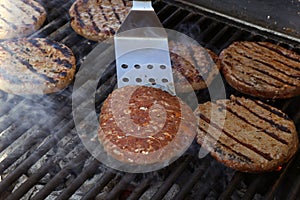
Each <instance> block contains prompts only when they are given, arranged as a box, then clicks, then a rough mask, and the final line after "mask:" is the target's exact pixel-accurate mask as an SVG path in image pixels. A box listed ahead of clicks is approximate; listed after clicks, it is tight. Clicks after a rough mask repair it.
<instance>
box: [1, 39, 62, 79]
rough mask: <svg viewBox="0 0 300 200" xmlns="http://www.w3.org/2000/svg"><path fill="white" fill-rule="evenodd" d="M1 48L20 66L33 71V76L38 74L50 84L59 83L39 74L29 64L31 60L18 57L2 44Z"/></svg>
mask: <svg viewBox="0 0 300 200" xmlns="http://www.w3.org/2000/svg"><path fill="white" fill-rule="evenodd" d="M0 47H1V48H2V49H3V50H5V51H6V52H8V53H9V54H10V56H11V57H12V58H15V59H16V60H17V61H18V62H19V63H20V64H22V65H24V66H26V68H27V69H28V70H29V71H31V72H32V73H33V74H36V75H37V76H39V77H41V78H43V79H44V80H46V81H48V82H50V83H57V82H58V81H57V80H54V79H53V78H51V77H49V76H47V75H45V74H41V73H38V72H37V70H36V69H35V68H34V67H33V65H31V64H30V63H29V59H27V60H25V59H24V58H21V57H20V56H18V55H16V54H15V52H12V51H11V50H10V49H9V48H8V47H6V46H4V45H2V44H0Z"/></svg>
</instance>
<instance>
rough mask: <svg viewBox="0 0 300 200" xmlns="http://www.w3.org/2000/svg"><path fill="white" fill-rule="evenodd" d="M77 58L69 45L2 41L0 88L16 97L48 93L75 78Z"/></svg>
mask: <svg viewBox="0 0 300 200" xmlns="http://www.w3.org/2000/svg"><path fill="white" fill-rule="evenodd" d="M75 68H76V66H75V57H74V55H73V53H72V51H71V50H70V49H69V48H68V47H67V46H65V45H63V44H60V43H58V42H54V41H51V40H48V39H43V38H31V39H30V38H20V39H14V40H7V41H3V42H0V89H1V90H4V91H6V92H9V93H14V94H45V93H52V92H56V91H59V90H61V89H63V88H65V87H66V86H67V85H69V84H70V82H71V81H72V80H73V78H74V74H75Z"/></svg>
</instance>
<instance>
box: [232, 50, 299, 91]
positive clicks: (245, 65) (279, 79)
mask: <svg viewBox="0 0 300 200" xmlns="http://www.w3.org/2000/svg"><path fill="white" fill-rule="evenodd" d="M226 56H227V58H228V57H229V58H230V60H231V62H230V61H228V62H227V64H230V65H229V66H231V67H232V68H233V69H235V67H234V64H235V63H232V60H233V61H235V62H237V63H239V64H240V66H241V67H242V68H251V69H252V70H255V71H256V72H259V73H260V74H263V75H265V76H267V77H269V78H271V79H274V80H276V81H279V82H281V83H282V84H283V85H284V84H286V85H289V86H292V87H294V86H297V84H295V83H293V82H291V81H287V80H284V79H281V78H279V77H278V76H275V75H274V74H272V73H271V72H270V71H266V70H262V69H260V68H259V67H257V66H254V65H253V63H251V62H252V60H250V62H243V61H241V60H240V59H238V58H235V56H234V55H231V54H227V55H226ZM243 56H244V55H242V57H243ZM248 61H249V60H248ZM245 70H247V69H245Z"/></svg>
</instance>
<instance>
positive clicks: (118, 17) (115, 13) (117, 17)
mask: <svg viewBox="0 0 300 200" xmlns="http://www.w3.org/2000/svg"><path fill="white" fill-rule="evenodd" d="M109 4H110V6H111V9H112V11H113V13H114V16H115V18H116V19H117V20H118V22H119V24H122V21H121V19H120V16H119V14H118V13H117V12H116V9H115V7H114V6H115V5H113V4H112V2H111V0H109Z"/></svg>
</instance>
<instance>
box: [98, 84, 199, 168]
mask: <svg viewBox="0 0 300 200" xmlns="http://www.w3.org/2000/svg"><path fill="white" fill-rule="evenodd" d="M195 135H196V119H195V117H194V115H193V111H192V110H191V108H190V107H188V106H187V105H186V104H184V103H183V102H182V101H181V100H180V99H179V98H178V97H175V96H172V95H170V94H169V93H168V92H165V91H162V90H160V89H157V88H152V87H146V86H126V87H122V88H118V89H116V90H114V91H113V93H112V94H110V95H109V97H108V98H107V99H106V100H105V102H104V104H103V106H102V108H101V113H100V129H99V132H98V137H99V140H100V142H101V144H102V145H103V147H104V150H105V151H106V152H107V153H108V154H109V155H110V156H112V157H113V158H115V159H117V160H119V161H121V162H124V163H130V164H139V165H147V164H154V163H167V162H168V161H170V160H171V159H173V158H175V157H179V156H180V155H182V154H183V153H184V151H185V150H186V149H187V148H188V147H189V145H190V144H191V143H192V141H193V140H194V138H195Z"/></svg>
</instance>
